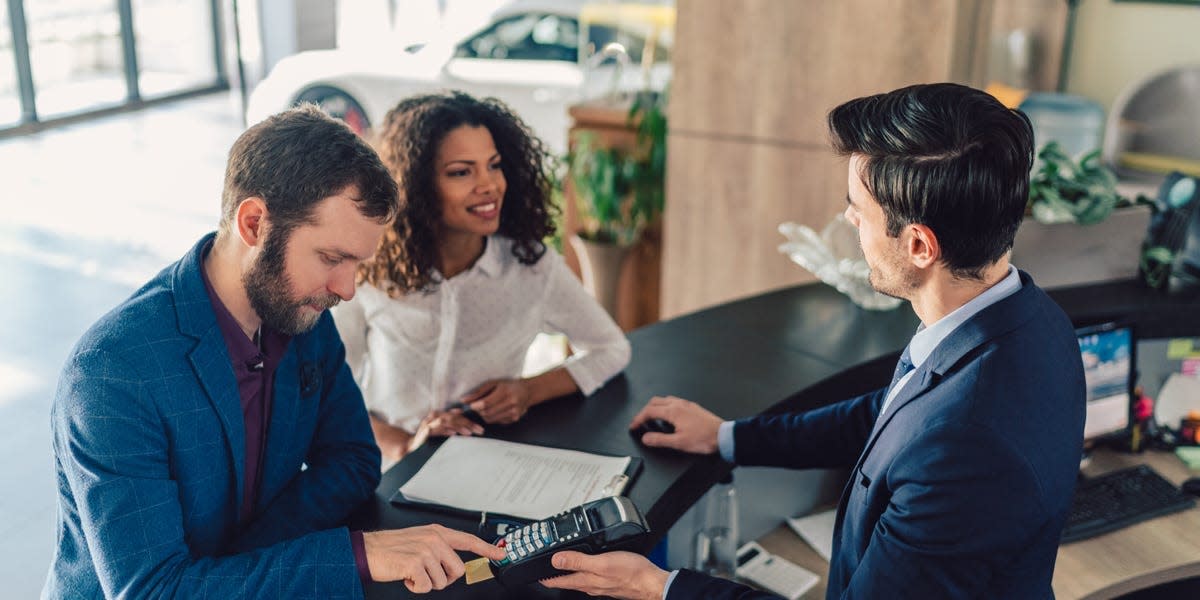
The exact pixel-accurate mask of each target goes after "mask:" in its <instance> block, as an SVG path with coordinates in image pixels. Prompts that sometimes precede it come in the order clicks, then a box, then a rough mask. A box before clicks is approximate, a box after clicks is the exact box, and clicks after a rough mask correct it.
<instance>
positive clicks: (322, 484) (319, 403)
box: [42, 234, 379, 598]
mask: <svg viewBox="0 0 1200 600" xmlns="http://www.w3.org/2000/svg"><path fill="white" fill-rule="evenodd" d="M212 238H213V234H209V235H208V236H205V238H204V239H202V240H200V242H199V243H197V244H196V246H195V247H194V248H192V250H191V251H190V252H188V254H187V255H186V256H184V257H183V258H182V259H181V260H180V261H179V262H177V263H175V264H173V265H171V266H169V267H167V268H166V269H164V270H163V271H162V272H161V273H159V274H158V275H157V276H156V277H155V278H154V279H153V280H151V281H150V282H149V283H148V284H147V285H145V286H144V287H143V288H142V289H140V290H138V291H137V292H135V293H134V295H133V296H132V297H130V298H129V299H128V300H127V301H125V302H124V303H123V304H121V305H120V306H118V307H117V308H116V309H114V310H113V311H112V312H110V313H108V314H107V315H105V316H104V317H103V318H101V319H100V321H98V322H97V323H96V324H95V325H94V326H93V327H92V328H91V329H90V330H89V331H88V332H87V333H86V334H84V336H83V338H82V339H81V340H80V341H79V343H78V345H77V346H76V347H75V349H74V350H73V351H72V353H71V356H70V358H68V360H67V363H66V366H65V367H64V369H63V373H62V377H61V379H60V381H59V385H58V391H57V394H56V396H55V399H54V405H53V408H52V410H51V426H52V429H53V436H54V462H55V468H56V470H57V480H58V547H57V549H56V552H55V556H54V562H53V564H52V565H51V567H50V573H49V576H48V578H47V581H46V585H45V588H44V590H43V591H42V597H43V598H101V597H121V598H127V597H132V598H142V597H154V598H158V597H172V598H185V597H186V598H190V597H203V598H242V597H269V598H343V597H346V598H358V597H361V596H362V594H363V591H362V585H361V583H360V582H359V579H358V574H357V571H356V569H355V563H354V555H353V552H352V550H351V547H350V539H349V532H348V531H347V529H346V528H345V527H341V526H339V524H340V523H341V522H342V521H343V520H344V519H345V518H346V516H347V515H348V514H349V513H350V511H351V510H352V509H354V508H355V507H356V506H358V505H359V504H360V503H362V502H363V501H364V500H367V499H368V498H370V497H371V494H372V493H373V492H374V489H375V486H376V485H378V483H379V450H378V449H377V448H376V446H375V444H374V441H373V437H372V435H371V428H370V424H369V422H368V420H367V413H366V409H365V407H364V406H363V401H362V396H361V394H360V393H359V391H358V388H357V387H356V386H355V384H354V382H353V380H352V379H351V376H350V370H349V369H348V368H347V366H346V362H345V356H344V349H343V347H342V343H341V340H340V338H339V337H338V334H337V330H336V329H335V328H334V325H333V321H332V320H331V319H330V317H329V315H328V313H326V314H324V315H322V316H321V319H320V321H319V323H318V324H317V326H316V328H315V329H313V330H312V331H311V332H308V333H306V334H303V335H299V336H296V337H295V338H293V339H292V342H291V344H290V346H289V348H288V350H287V353H286V354H285V355H284V357H283V359H282V362H281V363H280V364H279V367H278V371H277V372H276V375H275V396H274V402H273V405H272V410H271V415H270V424H269V431H268V435H267V446H266V450H265V453H264V455H263V469H262V474H261V487H260V489H259V493H258V499H257V502H256V505H255V507H254V509H253V515H254V516H253V518H252V520H251V521H250V522H249V523H248V524H246V525H245V526H239V525H238V511H239V505H240V503H241V501H242V477H243V475H242V473H243V463H244V461H245V457H244V454H245V436H244V426H243V423H242V410H241V401H240V397H239V395H238V387H237V381H236V380H235V378H234V375H233V369H232V368H231V366H230V359H229V354H228V352H227V350H226V348H225V341H224V338H222V336H221V331H220V329H218V327H217V321H216V317H215V315H214V313H213V308H212V305H211V303H210V302H209V299H208V295H207V293H206V291H205V288H204V283H203V280H202V279H201V275H200V261H201V258H202V252H203V249H204V248H205V247H206V245H207V244H208V242H209V241H210V240H211V239H212Z"/></svg>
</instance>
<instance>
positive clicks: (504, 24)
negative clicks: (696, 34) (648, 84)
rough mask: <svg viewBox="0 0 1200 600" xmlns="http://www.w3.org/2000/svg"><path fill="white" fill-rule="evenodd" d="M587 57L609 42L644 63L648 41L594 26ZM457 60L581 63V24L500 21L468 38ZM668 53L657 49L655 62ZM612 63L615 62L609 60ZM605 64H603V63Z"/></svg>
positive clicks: (532, 17)
mask: <svg viewBox="0 0 1200 600" xmlns="http://www.w3.org/2000/svg"><path fill="white" fill-rule="evenodd" d="M587 33H588V36H587V39H588V46H589V51H588V52H587V54H586V55H587V56H591V54H592V53H593V52H594V49H596V48H603V47H604V46H605V45H606V44H608V43H610V42H617V43H619V44H621V46H623V47H624V48H625V50H626V52H627V53H628V54H629V58H630V60H631V61H633V62H634V63H639V62H641V60H642V50H643V48H644V47H645V45H646V40H645V38H643V37H641V36H640V35H638V34H636V33H633V32H630V31H628V30H624V29H618V28H616V27H612V26H610V25H601V24H591V25H589V27H588V32H587ZM454 55H455V56H456V57H458V58H494V59H507V60H557V61H564V62H577V61H578V60H579V21H578V20H576V19H573V18H570V17H564V16H561V15H550V14H524V15H514V16H511V17H508V18H505V19H502V20H500V21H497V22H496V23H494V24H493V25H491V26H490V27H488V28H486V29H484V30H483V31H481V32H479V33H477V34H475V35H473V36H471V37H469V38H467V39H466V40H465V41H463V42H462V43H461V44H459V45H458V48H457V49H456V50H455V53H454ZM667 56H668V53H667V50H666V49H665V48H663V47H662V46H661V45H656V46H655V48H654V60H655V62H662V61H666V60H667ZM607 60H608V61H611V60H613V59H607ZM601 64H604V63H601Z"/></svg>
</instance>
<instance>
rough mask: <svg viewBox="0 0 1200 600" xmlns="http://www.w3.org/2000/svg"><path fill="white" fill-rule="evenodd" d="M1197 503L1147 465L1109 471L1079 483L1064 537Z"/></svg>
mask: <svg viewBox="0 0 1200 600" xmlns="http://www.w3.org/2000/svg"><path fill="white" fill-rule="evenodd" d="M1195 504H1196V501H1195V499H1193V498H1192V497H1191V496H1188V495H1187V494H1184V493H1183V492H1181V491H1179V488H1177V487H1175V485H1174V484H1172V483H1171V482H1169V481H1167V480H1166V479H1163V477H1162V475H1159V474H1158V473H1155V472H1154V470H1153V469H1151V468H1150V467H1148V466H1146V465H1139V466H1136V467H1132V468H1129V469H1122V470H1120V471H1114V472H1112V473H1105V474H1104V475H1100V476H1098V477H1092V478H1089V479H1085V480H1083V481H1080V482H1079V484H1078V485H1077V486H1076V488H1075V498H1074V500H1073V501H1072V504H1071V512H1070V514H1068V515H1067V526H1066V529H1064V530H1063V535H1062V541H1063V543H1067V542H1077V541H1079V540H1084V539H1087V538H1090V537H1095V536H1097V535H1100V534H1102V533H1108V532H1110V531H1112V530H1114V529H1120V528H1122V527H1127V526H1129V525H1133V524H1134V523H1139V522H1141V521H1145V520H1146V519H1152V518H1154V517H1157V516H1161V515H1165V514H1169V513H1173V512H1177V511H1181V510H1184V509H1187V508H1191V507H1192V506H1195Z"/></svg>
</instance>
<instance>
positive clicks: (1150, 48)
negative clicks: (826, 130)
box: [1067, 0, 1200, 111]
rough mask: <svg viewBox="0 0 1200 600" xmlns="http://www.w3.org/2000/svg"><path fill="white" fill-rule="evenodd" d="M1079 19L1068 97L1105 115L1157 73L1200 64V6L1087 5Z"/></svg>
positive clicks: (1086, 1) (1107, 1)
mask: <svg viewBox="0 0 1200 600" xmlns="http://www.w3.org/2000/svg"><path fill="white" fill-rule="evenodd" d="M1076 19H1077V20H1076V24H1075V25H1076V28H1075V43H1074V44H1073V48H1072V51H1071V67H1070V71H1069V72H1068V80H1067V91H1068V92H1070V93H1073V94H1079V95H1081V96H1086V97H1088V98H1091V99H1093V100H1096V101H1097V102H1099V103H1100V104H1101V105H1103V106H1104V109H1105V111H1108V110H1109V109H1110V108H1112V103H1113V101H1114V100H1115V99H1116V98H1117V96H1118V95H1120V93H1121V92H1122V90H1124V89H1125V88H1126V87H1128V86H1130V85H1133V84H1136V83H1138V82H1140V81H1141V80H1142V79H1144V78H1146V77H1148V76H1150V75H1152V74H1154V73H1157V72H1160V71H1162V70H1165V69H1167V68H1168V67H1172V66H1177V65H1184V64H1200V6H1178V5H1169V4H1153V3H1144V2H1133V3H1129V2H1114V1H1113V0H1081V2H1080V3H1079V9H1078V13H1077V16H1076Z"/></svg>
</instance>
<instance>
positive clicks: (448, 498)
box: [400, 436, 630, 519]
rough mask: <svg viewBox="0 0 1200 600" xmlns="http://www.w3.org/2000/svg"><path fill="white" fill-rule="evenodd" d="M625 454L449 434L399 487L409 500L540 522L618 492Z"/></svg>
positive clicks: (626, 464)
mask: <svg viewBox="0 0 1200 600" xmlns="http://www.w3.org/2000/svg"><path fill="white" fill-rule="evenodd" d="M629 463H630V457H628V456H602V455H598V454H589V453H587V452H578V451H576V450H563V449H560V448H544V447H542V446H531V445H528V444H518V443H515V442H504V441H500V440H492V439H486V438H477V437H468V436H451V437H450V438H448V439H446V441H445V442H444V443H442V445H441V447H439V448H438V449H437V451H436V452H434V453H433V456H431V457H429V460H428V461H426V462H425V465H424V466H422V467H421V470H420V471H417V474H416V475H413V476H412V479H409V480H408V482H407V483H405V484H404V485H402V486H400V493H401V494H402V495H403V496H404V498H405V499H406V500H408V501H410V502H421V503H432V504H441V505H443V506H448V507H451V508H457V509H460V510H468V511H488V512H497V513H502V514H506V515H511V516H514V517H521V518H525V519H544V518H546V517H549V516H551V515H553V514H555V513H558V512H562V511H564V510H567V509H569V508H574V507H576V506H578V505H580V504H583V503H585V502H590V501H592V500H596V499H599V498H603V497H605V496H611V495H614V494H619V493H621V491H623V487H624V486H623V485H621V482H622V481H623V478H624V476H625V471H626V469H627V468H628V467H629Z"/></svg>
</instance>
